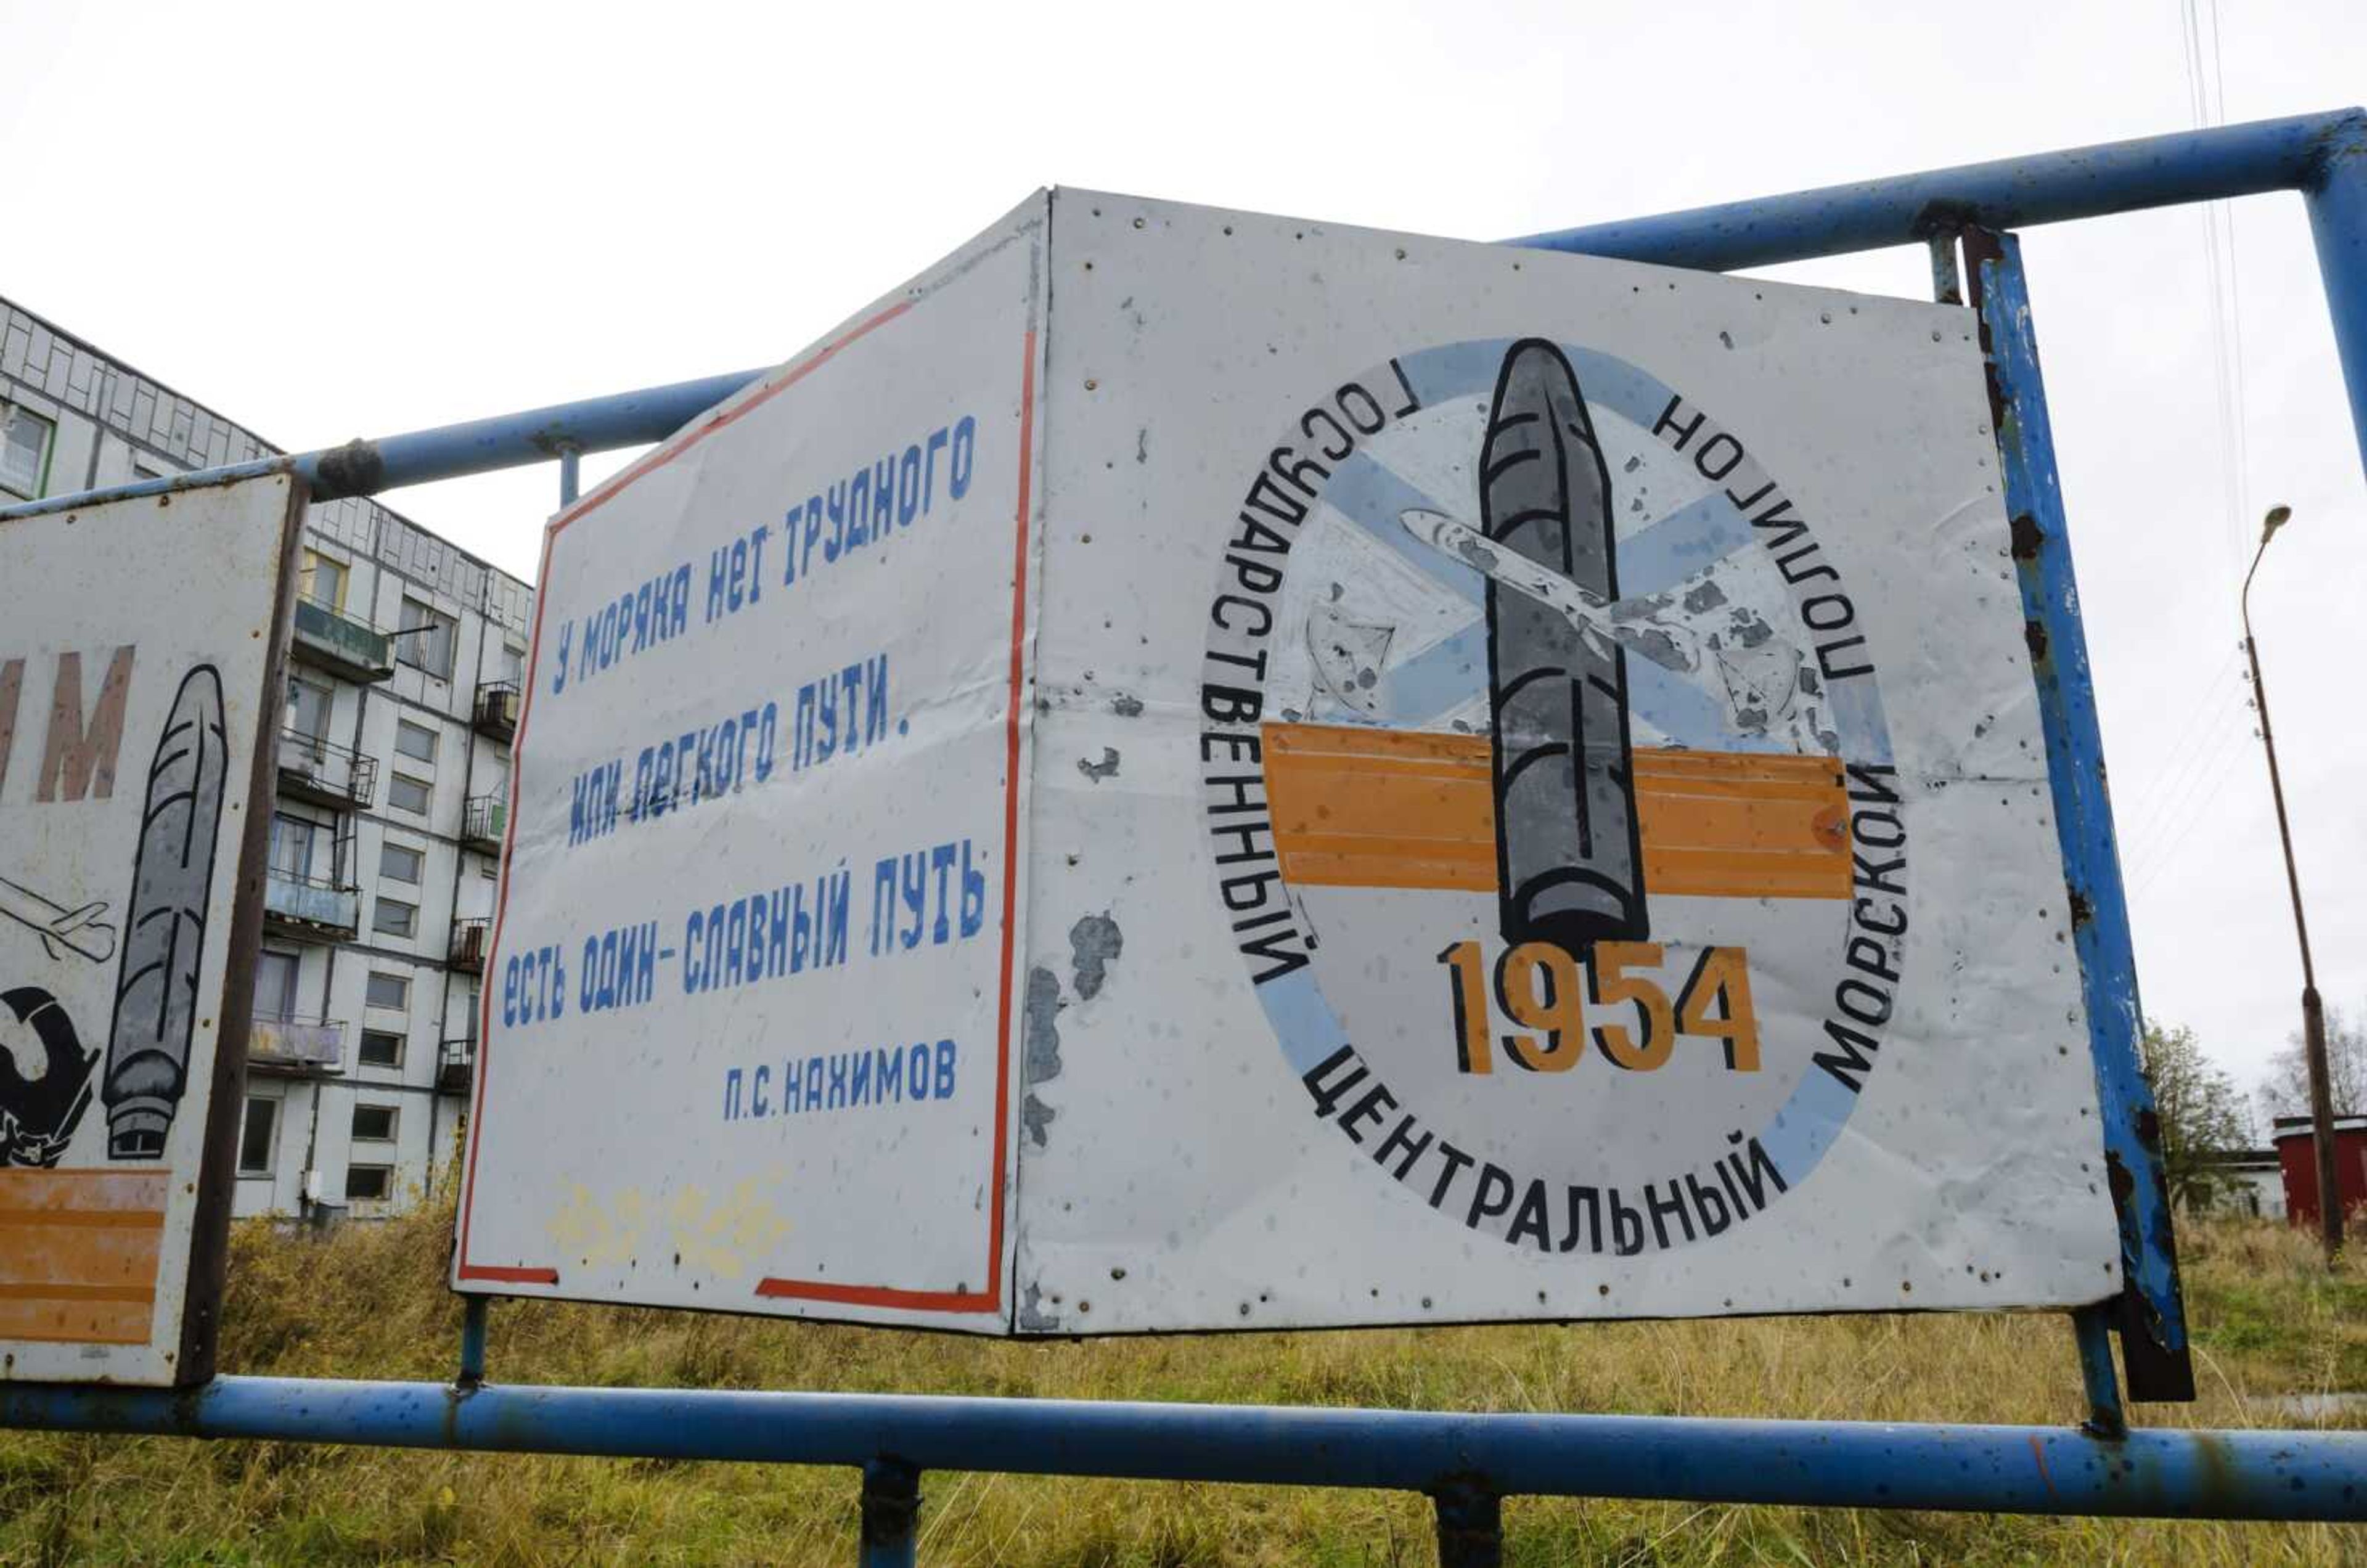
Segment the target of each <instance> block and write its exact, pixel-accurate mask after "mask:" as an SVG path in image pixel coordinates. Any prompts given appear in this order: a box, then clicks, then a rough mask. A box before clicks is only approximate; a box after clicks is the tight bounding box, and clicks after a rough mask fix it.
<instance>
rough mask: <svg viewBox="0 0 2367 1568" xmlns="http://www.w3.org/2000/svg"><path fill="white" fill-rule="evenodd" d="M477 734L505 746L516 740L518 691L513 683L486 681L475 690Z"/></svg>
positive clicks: (515, 683) (473, 720)
mask: <svg viewBox="0 0 2367 1568" xmlns="http://www.w3.org/2000/svg"><path fill="white" fill-rule="evenodd" d="M471 722H472V723H474V724H475V726H476V729H477V733H478V734H480V735H481V736H483V737H484V738H485V739H488V740H498V741H500V742H501V743H502V744H503V745H504V746H506V745H508V744H509V743H510V742H511V741H513V740H515V739H517V724H518V689H517V682H515V681H488V682H485V683H484V684H483V685H481V686H479V687H478V688H477V707H476V714H475V717H474V718H473V719H472V721H471Z"/></svg>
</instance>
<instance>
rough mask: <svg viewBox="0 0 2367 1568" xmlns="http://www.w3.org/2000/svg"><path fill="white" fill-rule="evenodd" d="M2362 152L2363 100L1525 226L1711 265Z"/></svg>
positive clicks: (2055, 211)
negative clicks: (1744, 197) (1606, 217)
mask: <svg viewBox="0 0 2367 1568" xmlns="http://www.w3.org/2000/svg"><path fill="white" fill-rule="evenodd" d="M2361 157H2367V110H2361V109H2355V108H2354V109H2343V110H2339V111H2337V112H2335V113H2332V114H2311V115H2296V116H2294V117H2293V118H2289V119H2262V120H2254V121H2252V122H2251V123H2249V124H2248V125H2229V126H2221V127H2217V128H2215V129H2213V130H2187V131H2179V132H2176V133H2174V134H2172V135H2169V136H2146V137H2140V138H2138V139H2137V140H2135V141H2108V142H2105V143H2103V144H2101V145H2100V146H2095V147H2073V148H2067V149H2065V150H2064V151H2062V152H2045V153H2041V154H2039V155H2038V156H2035V157H2029V158H2004V159H1999V161H1998V162H1996V163H1992V164H1963V165H1960V166H1959V167H1956V168H1953V169H1933V170H1930V171H1928V172H1927V173H1924V174H1920V175H1893V176H1890V177H1888V178H1885V179H1878V180H1865V181H1862V182H1860V183H1858V184H1855V185H1839V186H1824V187H1822V188H1821V189H1818V190H1804V191H1798V192H1795V193H1794V194H1792V195H1789V196H1772V197H1760V198H1759V199H1756V200H1752V201H1736V202H1728V203H1726V204H1724V205H1722V206H1717V207H1697V208H1693V209H1691V210H1689V211H1683V212H1667V213H1661V214H1659V216H1657V217H1651V218H1635V219H1628V220H1624V221H1621V222H1616V223H1596V224H1591V225H1588V226H1587V227H1585V228H1581V229H1562V230H1558V231H1554V232H1551V233H1546V234H1530V235H1527V236H1524V237H1523V238H1521V239H1518V240H1514V241H1512V242H1510V243H1512V244H1516V245H1528V246H1532V247H1535V248H1536V249H1539V250H1549V251H1574V252H1578V253H1580V254H1585V255H1591V256H1615V257H1620V258H1624V259H1625V260H1628V261H1648V262H1657V263H1659V264H1660V265H1663V266H1690V267H1697V268H1701V269H1703V270H1704V271H1710V272H1730V271H1732V270H1733V269H1734V268H1736V267H1743V266H1767V265H1772V264H1774V263H1777V262H1792V261H1806V260H1808V259H1809V258H1811V257H1815V256H1837V255H1844V254H1848V253H1850V252H1852V251H1870V250H1876V249H1879V248H1881V247H1883V246H1885V245H1906V244H1913V243H1919V242H1921V241H1924V240H1929V239H1931V238H1933V237H1934V236H1938V235H1946V234H1954V233H1956V232H1957V231H1960V230H1964V229H1967V228H1976V227H1977V228H1982V229H1988V230H1992V231H1999V230H2006V229H2019V228H2026V227H2029V226H2031V225H2033V224H2039V223H2061V222H2065V221H2067V220H2073V219H2079V218H2101V217H2104V216H2106V215H2107V214H2110V213H2115V212H2137V211H2142V210H2144V209H2147V208H2154V207H2174V206H2177V205H2179V204H2180V203H2181V202H2190V201H2225V200H2227V199H2229V198H2231V197H2239V196H2259V195H2261V194H2263V193H2265V192H2268V191H2274V190H2299V191H2313V192H2314V191H2316V190H2318V189H2320V188H2321V187H2323V186H2325V185H2326V184H2327V179H2328V177H2329V176H2330V175H2334V174H2335V173H2336V172H2338V171H2339V169H2340V167H2341V164H2342V163H2343V162H2344V161H2345V160H2349V159H2358V158H2361Z"/></svg>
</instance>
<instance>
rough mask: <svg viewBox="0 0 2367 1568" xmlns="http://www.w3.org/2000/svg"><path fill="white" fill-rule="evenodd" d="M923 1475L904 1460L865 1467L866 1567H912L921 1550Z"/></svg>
mask: <svg viewBox="0 0 2367 1568" xmlns="http://www.w3.org/2000/svg"><path fill="white" fill-rule="evenodd" d="M920 1522H921V1472H919V1471H918V1470H916V1469H914V1468H913V1467H912V1466H911V1465H909V1464H906V1463H905V1462H904V1461H901V1460H895V1459H875V1460H873V1461H871V1462H869V1463H868V1464H866V1465H865V1466H864V1467H863V1521H862V1529H863V1555H862V1563H863V1568H912V1559H913V1554H914V1552H915V1551H918V1549H919V1540H920V1529H919V1527H920Z"/></svg>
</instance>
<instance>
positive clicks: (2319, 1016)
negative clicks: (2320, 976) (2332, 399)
mask: <svg viewBox="0 0 2367 1568" xmlns="http://www.w3.org/2000/svg"><path fill="white" fill-rule="evenodd" d="M2292 516H2293V508H2292V507H2290V506H2272V507H2271V508H2269V514H2268V515H2267V516H2266V517H2265V518H2263V519H2261V522H2260V547H2259V549H2256V550H2254V551H2253V552H2252V567H2251V570H2250V571H2247V572H2246V573H2244V592H2243V593H2242V595H2241V598H2240V603H2241V604H2242V606H2243V615H2244V657H2245V658H2247V659H2248V660H2251V664H2252V696H2253V699H2254V700H2255V701H2256V702H2258V703H2259V709H2260V743H2261V745H2262V746H2263V747H2264V748H2265V749H2266V750H2267V751H2268V753H2269V793H2270V794H2271V795H2274V796H2275V797H2276V803H2277V837H2278V838H2279V839H2280V840H2282V841H2283V844H2284V850H2285V886H2286V887H2287V888H2288V889H2289V890H2290V891H2291V892H2292V894H2293V932H2294V934H2295V935H2296V936H2298V937H2299V938H2300V939H2301V1030H2302V1043H2303V1051H2304V1053H2305V1055H2307V1057H2308V1059H2309V1115H2310V1122H2311V1123H2312V1127H2313V1132H2314V1142H2315V1144H2316V1155H2317V1213H2318V1225H2319V1230H2320V1233H2321V1235H2322V1237H2323V1239H2324V1241H2325V1243H2326V1260H2327V1262H2328V1263H2332V1262H2333V1261H2334V1258H2335V1255H2336V1254H2337V1253H2339V1252H2340V1251H2341V1250H2342V1190H2341V1187H2340V1186H2339V1183H2338V1182H2337V1181H2336V1179H2335V1174H2334V1095H2333V1091H2332V1089H2331V1088H2330V1086H2329V1084H2328V1082H2327V1067H2326V1008H2325V1006H2324V1004H2322V1003H2321V1002H2320V1001H2319V1000H2318V998H2317V970H2316V967H2315V966H2314V965H2312V964H2311V963H2310V958H2309V922H2308V921H2307V920H2306V919H2304V918H2303V915H2302V908H2301V873H2300V871H2299V870H2298V869H2297V868H2296V867H2295V866H2294V864H2293V829H2292V827H2291V825H2290V824H2289V823H2288V822H2287V821H2286V819H2285V786H2284V780H2283V779H2282V776H2281V775H2280V774H2279V773H2278V772H2277V737H2276V731H2275V730H2273V729H2271V728H2270V727H2269V689H2268V688H2267V687H2266V686H2264V685H2262V684H2261V683H2260V650H2259V646H2258V645H2257V644H2255V643H2254V642H2253V640H2252V574H2253V573H2254V572H2257V571H2259V570H2260V558H2261V557H2262V556H2263V555H2266V554H2267V553H2268V549H2269V541H2270V540H2271V539H2273V538H2275V537H2276V536H2277V530H2278V529H2280V528H2282V527H2283V526H2284V525H2285V523H2286V521H2287V520H2288V519H2289V518H2291V517H2292Z"/></svg>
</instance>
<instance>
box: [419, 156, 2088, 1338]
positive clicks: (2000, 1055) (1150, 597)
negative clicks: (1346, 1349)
mask: <svg viewBox="0 0 2367 1568" xmlns="http://www.w3.org/2000/svg"><path fill="white" fill-rule="evenodd" d="M1975 338H1976V333H1975V327H1974V323H1973V319H1972V317H1971V315H1970V314H1969V313H1968V312H1966V311H1964V310H1958V309H1954V308H1944V307H1938V306H1926V305H1921V304H1917V303H1912V302H1907V301H1899V300H1892V299H1869V298H1864V297H1859V296H1852V295H1846V294H1840V293H1836V292H1832V291H1829V290H1815V289H1806V288H1792V287H1785V286H1781V285H1775V284H1769V283H1762V282H1756V281H1751V280H1747V279H1734V278H1725V277H1717V276H1704V275H1700V274H1693V273H1684V272H1674V271H1669V270H1665V269H1657V268H1652V267H1646V266H1640V265H1628V264H1620V263H1613V262H1604V261H1598V260H1593V259H1590V258H1581V257H1571V256H1562V255H1551V254H1537V253H1532V252H1525V251H1517V250H1506V249H1502V248H1499V247H1493V246H1486V245H1474V244H1468V243H1457V242H1448V241H1438V240H1431V239H1424V238H1421V237H1417V236H1410V235H1402V234H1388V233H1377V232H1374V231H1358V230H1347V229H1340V228H1332V227H1327V226H1324V225H1319V224H1314V223H1308V222H1305V221H1301V220H1287V219H1275V218H1269V217H1261V216H1256V215H1251V214H1245V213H1236V212H1227V211H1219V210H1214V209H1200V208H1191V207H1183V206H1177V205H1173V204H1168V203H1160V202H1151V201H1145V200H1141V199H1138V198H1134V197H1116V196H1107V195H1100V194H1095V193H1092V192H1082V191H1060V192H1057V193H1053V194H1050V195H1048V196H1045V197H1038V198H1036V199H1034V200H1032V201H1030V202H1028V203H1026V204H1024V205H1023V206H1022V207H1021V208H1020V209H1018V210H1017V211H1016V212H1014V214H1013V215H1012V216H1011V217H1010V218H1009V219H1007V220H1004V222H1002V224H999V225H997V226H996V227H995V228H994V229H992V230H991V231H989V232H988V233H987V234H986V235H984V236H981V237H980V239H979V240H978V241H976V242H974V243H972V244H971V245H969V246H968V247H966V248H965V249H964V250H963V251H961V252H959V253H957V254H956V255H955V256H953V257H951V258H949V259H948V261H947V262H946V263H945V264H943V265H940V266H939V267H938V268H935V269H933V271H932V272H931V273H929V274H927V275H925V276H923V277H922V278H920V279H918V280H916V281H915V282H914V283H913V284H912V285H911V286H909V287H908V288H905V289H902V290H900V291H899V292H897V293H896V294H894V295H891V296H889V298H888V299H884V300H882V301H881V302H880V303H879V304H878V305H877V306H875V307H874V308H873V309H871V310H867V311H866V312H864V313H862V314H861V315H859V316H858V317H856V318H855V319H854V320H853V321H850V322H848V323H847V324H846V325H845V326H844V327H843V328H842V329H840V330H839V331H838V332H836V333H833V334H832V336H831V337H830V338H828V339H827V340H825V341H824V342H823V343H822V344H820V345H817V346H816V347H815V348H814V349H812V350H810V351H809V352H808V353H806V354H805V355H800V356H799V357H798V358H797V359H795V360H792V361H791V362H790V363H789V364H788V365H787V366H785V367H783V368H782V369H781V370H779V371H778V372H776V373H775V374H774V375H773V376H771V377H769V378H766V380H765V381H764V383H762V384H761V385H760V386H758V387H756V388H753V389H749V390H748V391H746V392H743V393H742V394H741V395H739V396H738V397H736V398H735V399H734V400H731V401H730V402H729V403H727V404H725V405H724V406H722V407H721V408H719V410H717V411H715V412H713V413H712V414H710V415H708V417H706V418H705V419H703V420H701V421H699V422H697V423H694V424H693V425H692V426H691V427H689V428H688V429H686V430H685V431H684V432H683V433H682V434H679V435H677V436H676V437H675V438H674V440H673V441H671V442H669V443H667V444H666V445H665V446H663V447H661V448H660V449H659V450H658V451H656V452H655V453H653V454H651V456H650V457H648V458H646V459H644V460H643V461H642V462H640V464H637V465H636V466H635V467H634V468H631V469H629V470H628V471H627V472H626V473H625V474H623V475H621V476H619V478H618V479H617V480H616V481H615V482H613V483H612V484H610V485H609V486H606V487H604V488H603V489H602V490H600V491H595V492H594V493H593V494H592V495H590V496H587V497H585V498H584V499H583V501H582V502H579V503H578V504H577V505H576V506H574V507H573V508H572V509H570V510H569V511H568V512H566V513H562V514H561V516H560V517H559V518H557V519H555V520H554V521H553V523H552V525H551V526H550V530H549V536H548V544H547V547H546V562H545V569H544V573H543V579H542V581H543V587H542V591H541V593H540V596H539V598H538V612H537V613H538V630H537V636H536V643H535V651H534V653H533V656H532V660H533V664H532V669H531V671H530V683H531V689H530V692H529V694H528V696H527V707H526V715H525V719H524V722H523V724H522V727H521V731H520V737H519V741H518V767H517V771H516V774H515V790H516V792H517V794H516V800H515V805H514V808H513V811H512V813H511V822H512V824H513V826H512V835H513V836H512V842H511V845H510V848H509V852H508V864H507V874H506V877H505V880H504V890H503V895H502V897H503V905H502V914H501V917H500V919H499V922H498V924H497V927H496V931H495V936H494V954H493V964H492V968H491V969H490V970H489V975H490V976H491V978H490V979H489V982H488V985H487V988H486V1007H487V1016H486V1018H485V1020H484V1027H483V1038H484V1045H483V1049H482V1060H481V1070H480V1078H479V1088H478V1101H477V1106H476V1113H475V1115H474V1117H473V1119H472V1130H471V1134H470V1136H471V1150H470V1168H469V1173H468V1177H467V1182H466V1185H465V1187H464V1190H463V1199H462V1210H461V1216H460V1235H459V1251H458V1255H457V1258H456V1263H455V1281H456V1283H457V1284H458V1285H459V1288H461V1289H463V1290H470V1289H474V1290H499V1291H505V1292H520V1293H545V1294H554V1295H564V1296H575V1297H583V1298H587V1299H595V1300H611V1301H620V1302H635V1303H653V1304H666V1305H685V1306H700V1307H718V1308H725V1309H730V1310H737V1311H755V1312H775V1313H782V1314H796V1315H810V1316H827V1317H839V1318H851V1319H855V1320H861V1321H878V1322H894V1323H912V1324H923V1325H933V1326H940V1327H959V1328H968V1329H973V1330H976V1331H980V1332H990V1333H1015V1334H1047V1335H1049V1334H1058V1335H1074V1334H1093V1333H1126V1332H1147V1331H1159V1330H1176V1329H1207V1328H1273V1327H1300V1326H1310V1325H1353V1324H1384V1323H1421V1322H1455V1321H1482V1320H1503V1319H1521V1318H1573V1317H1594V1316H1639V1315H1694V1314H1727V1313H1760V1312H1778V1311H1829V1310H1848V1309H1869V1310H1871V1309H1896V1308H1902V1307H1907V1308H1929V1307H1956V1308H1966V1307H1988V1306H2034V1305H2064V1304H2072V1303H2084V1302H2090V1301H2095V1300H2100V1299H2102V1298H2105V1297H2108V1296H2111V1295H2112V1294H2114V1293H2116V1292H2117V1291H2118V1289H2119V1246H2118V1241H2117V1235H2116V1231H2115V1227H2114V1219H2113V1213H2112V1201H2111V1199H2110V1196H2109V1194H2108V1193H2107V1191H2106V1190H2105V1185H2104V1180H2103V1176H2102V1159H2101V1143H2100V1134H2099V1131H2098V1120H2097V1108H2096V1091H2095V1086H2094V1081H2093V1077H2092V1072H2091V1068H2090V1062H2089V1058H2088V1053H2087V1050H2086V1042H2087V1038H2088V1035H2087V1028H2086V1022H2085V1018H2084V1013H2083V1010H2082V1002H2081V998H2080V990H2079V983H2078V982H2079V977H2078V967H2077V961H2076V959H2075V958H2074V957H2073V955H2072V953H2071V949H2070V946H2069V942H2068V935H2069V910H2068V908H2067V899H2066V896H2065V892H2064V878H2063V866H2062V860H2061V854H2060V852H2059V849H2058V847H2057V842H2056V831H2055V826H2054V823H2053V821H2052V807H2051V804H2050V796H2049V792H2048V787H2047V777H2046V761H2045V753H2044V744H2043V741H2042V739H2041V737H2040V732H2039V728H2038V718H2037V705H2036V698H2035V692H2034V689H2033V683H2032V677H2031V670H2030V664H2029V659H2028V654H2027V651H2026V649H2025V648H2024V646H2023V636H2024V633H2023V626H2022V612H2021V608H2020V603H2019V598H2018V590H2017V586H2016V581H2015V575H2014V570H2013V562H2012V559H2011V557H2010V538H2009V529H2008V525H2007V520H2006V515H2005V509H2004V506H2003V503H2002V502H2001V500H2000V497H1999V478H1998V467H1997V464H1998V458H1997V448H1996V445H1995V437H1994V435H1993V434H1992V433H1991V432H1990V431H1989V429H1988V417H1989V415H1988V403H1987V400H1986V394H1985V390H1984V384H1983V373H1982V372H1983V367H1982V362H1981V355H1980V352H1979V349H1978V346H1977V344H1976V341H1975Z"/></svg>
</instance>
